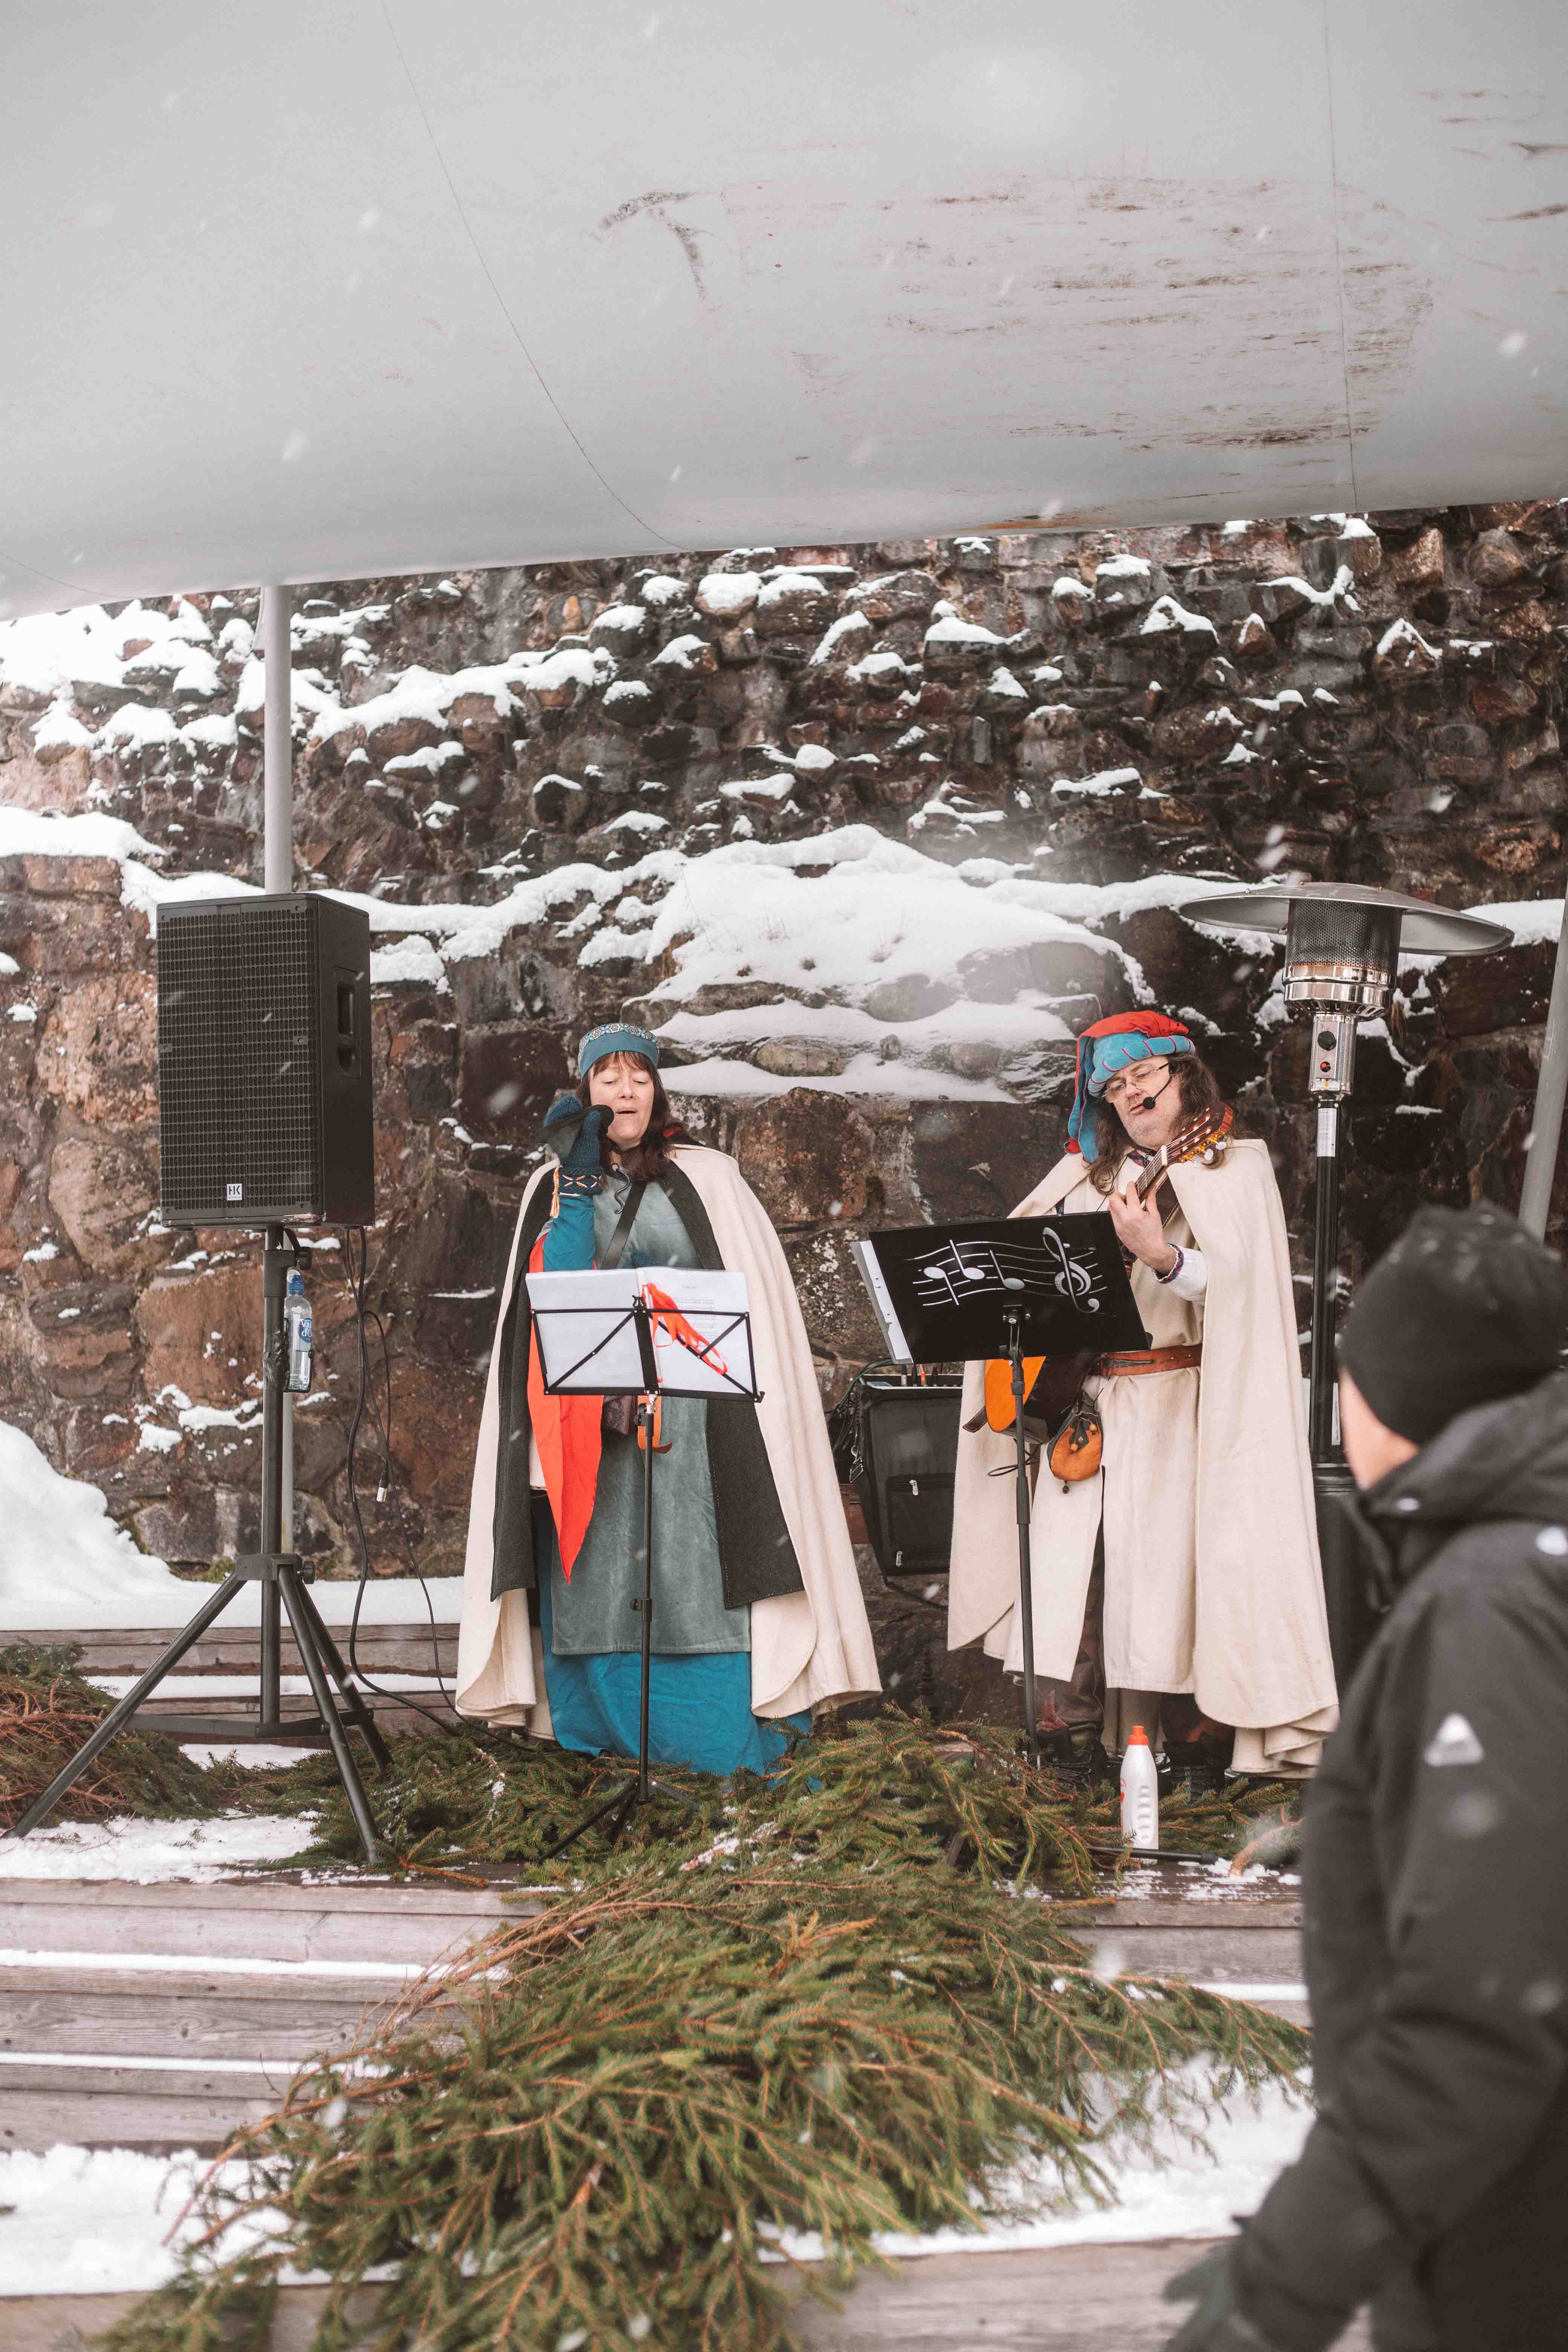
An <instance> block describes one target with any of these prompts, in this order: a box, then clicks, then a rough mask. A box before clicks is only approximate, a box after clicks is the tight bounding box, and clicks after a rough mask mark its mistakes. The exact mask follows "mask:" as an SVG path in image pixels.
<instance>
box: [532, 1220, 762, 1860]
mask: <svg viewBox="0 0 1568 2352" xmlns="http://www.w3.org/2000/svg"><path fill="white" fill-rule="evenodd" d="M525 1279H526V1280H527V1283H528V1296H529V1307H530V1310H531V1318H532V1323H533V1328H534V1332H535V1335H536V1344H537V1345H538V1348H539V1360H540V1370H541V1373H542V1377H543V1384H544V1389H545V1392H546V1394H547V1395H550V1396H600V1397H603V1396H624V1395H626V1393H627V1392H628V1389H630V1388H632V1387H633V1385H634V1383H635V1392H636V1395H637V1441H638V1443H639V1444H640V1445H641V1446H642V1449H643V1473H642V1543H641V1546H640V1552H641V1562H642V1591H641V1593H640V1595H639V1596H638V1597H637V1599H636V1600H634V1601H633V1602H632V1607H633V1608H634V1609H635V1610H637V1612H638V1613H639V1614H640V1616H641V1619H642V1675H641V1687H640V1693H639V1714H638V1725H637V1773H636V1777H635V1778H634V1779H632V1780H626V1781H625V1782H624V1783H623V1784H622V1786H621V1787H620V1788H618V1789H616V1790H615V1791H614V1793H613V1794H612V1795H610V1796H608V1797H606V1798H605V1801H604V1802H603V1803H602V1804H599V1805H595V1807H594V1810H593V1811H592V1812H590V1813H587V1814H585V1815H584V1818H583V1819H582V1820H581V1821H580V1822H577V1824H576V1825H575V1827H574V1828H573V1829H569V1830H568V1831H567V1832H566V1833H565V1835H564V1836H563V1837H558V1838H557V1839H556V1840H555V1843H553V1845H551V1846H549V1847H547V1848H546V1850H545V1852H544V1853H542V1855H541V1856H540V1860H541V1861H542V1862H552V1861H553V1860H554V1859H555V1856H556V1855H557V1854H559V1853H564V1852H565V1850H566V1848H567V1847H568V1846H569V1845H574V1844H575V1843H576V1842H577V1840H578V1839H579V1838H580V1837H583V1836H584V1835H585V1834H586V1832H588V1831H589V1830H591V1829H593V1828H594V1827H595V1824H596V1823H598V1822H602V1821H606V1820H607V1821H609V1822H611V1824H612V1826H611V1830H610V1836H611V1840H612V1843H613V1842H614V1840H615V1839H616V1838H618V1837H619V1836H620V1834H621V1832H622V1831H623V1830H624V1829H625V1828H626V1824H627V1822H629V1821H630V1820H631V1818H632V1815H633V1814H634V1813H635V1812H636V1811H637V1808H638V1807H639V1806H641V1805H651V1804H653V1803H654V1802H655V1801H656V1800H657V1799H658V1798H663V1799H665V1800H666V1801H668V1802H669V1803H671V1804H677V1805H683V1806H685V1808H686V1810H687V1811H689V1812H693V1813H695V1812H700V1811H701V1808H700V1805H699V1804H698V1802H697V1800H696V1799H695V1798H694V1797H689V1796H688V1795H687V1793H686V1791H685V1790H684V1789H676V1788H672V1787H671V1786H670V1784H669V1782H668V1780H658V1778H657V1777H656V1776H655V1774H654V1773H652V1772H651V1771H650V1770H649V1769H648V1752H647V1751H648V1705H649V1685H650V1683H651V1679H652V1673H653V1458H654V1453H655V1450H656V1449H655V1445H654V1433H655V1427H656V1423H655V1420H654V1414H655V1410H656V1407H657V1405H658V1399H659V1398H660V1397H661V1396H700V1397H713V1396H742V1397H747V1398H749V1399H750V1400H751V1402H752V1403H753V1404H754V1403H755V1402H757V1401H758V1399H759V1398H760V1397H761V1395H762V1391H761V1390H760V1389H759V1388H758V1387H757V1385H756V1373H755V1368H754V1360H753V1357H752V1318H751V1315H750V1312H749V1311H748V1309H747V1307H746V1306H745V1305H744V1303H743V1302H744V1299H745V1276H743V1275H731V1274H723V1275H715V1274H712V1273H709V1272H707V1271H701V1272H693V1271H692V1270H691V1269H689V1268H687V1267H684V1266H647V1265H638V1266H628V1267H626V1269H624V1270H622V1269H621V1268H619V1267H616V1268H613V1269H604V1268H600V1269H596V1270H594V1271H592V1272H584V1273H583V1274H542V1275H539V1274H531V1275H529V1276H526V1277H525ZM726 1287H728V1288H729V1289H730V1290H731V1292H736V1291H738V1295H739V1297H740V1298H741V1300H742V1304H741V1305H740V1306H738V1307H737V1306H736V1305H734V1304H733V1303H732V1300H731V1301H727V1302H726V1303H724V1304H722V1305H703V1304H700V1298H701V1295H702V1293H703V1292H704V1291H706V1292H708V1293H709V1294H710V1295H711V1294H714V1293H715V1292H718V1291H722V1290H723V1289H725V1288H726ZM650 1289H652V1290H654V1291H655V1292H656V1293H657V1297H655V1298H654V1299H653V1300H652V1301H650V1299H649V1297H648V1296H647V1294H648V1292H649V1290H650ZM682 1291H685V1292H686V1293H687V1297H685V1298H684V1299H682V1297H680V1295H679V1294H680V1293H681V1292H682ZM721 1349H727V1350H728V1355H726V1354H723V1353H721ZM729 1356H735V1357H737V1358H739V1359H740V1360H741V1362H742V1370H743V1373H744V1377H743V1378H742V1377H741V1376H740V1375H739V1374H737V1373H736V1372H734V1371H732V1370H731V1369H730V1365H729ZM552 1358H553V1362H552ZM661 1358H662V1361H661V1360H660V1359H661ZM683 1375H684V1377H683Z"/></svg>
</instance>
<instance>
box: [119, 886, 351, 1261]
mask: <svg viewBox="0 0 1568 2352" xmlns="http://www.w3.org/2000/svg"><path fill="white" fill-rule="evenodd" d="M158 1140H159V1150H160V1156H161V1161H162V1192H163V1199H162V1203H161V1209H160V1213H161V1215H162V1216H163V1220H164V1222H165V1223H169V1224H176V1225H268V1224H289V1225H304V1224H323V1225H368V1224H370V1223H373V1222H374V1217H375V1172H374V1113H373V1108H372V1099H371V1068H370V921H369V918H368V917H367V916H366V915H365V914H364V913H363V910H362V909H361V908H357V907H349V906H345V905H344V904H343V902H342V900H341V899H339V898H325V897H314V896H309V895H301V896H300V897H288V898H283V897H276V898H274V897H267V898H202V899H193V900H190V901H187V902H185V903H183V904H182V903H179V902H175V903H174V904H173V905H167V904H166V905H164V906H162V907H160V908H159V909H158Z"/></svg>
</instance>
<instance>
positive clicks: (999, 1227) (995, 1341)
mask: <svg viewBox="0 0 1568 2352" xmlns="http://www.w3.org/2000/svg"><path fill="white" fill-rule="evenodd" d="M854 1249H855V1255H856V1258H857V1261H858V1265H859V1268H860V1275H861V1279H862V1280H863V1281H864V1283H865V1285H866V1287H867V1290H868V1292H869V1294H870V1298H871V1305H872V1307H873V1309H874V1310H875V1313H876V1316H877V1320H878V1321H879V1324H880V1325H881V1327H882V1336H883V1338H884V1339H885V1340H886V1341H887V1345H888V1352H889V1355H890V1356H894V1357H896V1358H898V1359H899V1360H900V1361H901V1362H904V1363H921V1364H945V1363H952V1362H954V1361H956V1360H969V1359H971V1358H975V1357H1005V1358H1006V1360H1007V1361H1008V1362H1009V1363H1010V1364H1011V1366H1012V1371H1013V1379H1012V1389H1013V1446H1014V1454H1013V1496H1014V1504H1015V1510H1016V1518H1017V1524H1018V1622H1019V1632H1020V1634H1021V1637H1022V1641H1023V1649H1024V1752H1025V1755H1026V1759H1028V1760H1029V1761H1030V1762H1031V1763H1037V1762H1038V1761H1039V1747H1040V1733H1039V1711H1038V1706H1037V1700H1036V1696H1035V1596H1034V1583H1033V1561H1032V1558H1031V1549H1030V1536H1029V1517H1030V1513H1031V1510H1032V1507H1033V1499H1034V1498H1033V1496H1031V1494H1030V1491H1029V1463H1028V1450H1027V1442H1026V1438H1025V1434H1024V1357H1025V1354H1026V1352H1027V1353H1028V1354H1030V1355H1032V1356H1068V1357H1079V1358H1082V1357H1084V1356H1100V1355H1110V1354H1112V1353H1116V1352H1119V1351H1121V1350H1122V1349H1134V1348H1147V1347H1148V1346H1149V1344H1150V1339H1149V1334H1148V1332H1147V1331H1146V1330H1145V1329H1144V1328H1143V1318H1142V1316H1141V1315H1140V1314H1139V1312H1138V1306H1137V1301H1136V1300H1135V1299H1134V1297H1133V1296H1132V1287H1131V1284H1130V1282H1129V1281H1128V1279H1127V1266H1126V1263H1125V1261H1124V1259H1123V1257H1122V1255H1121V1242H1120V1241H1119V1240H1118V1239H1117V1234H1116V1228H1115V1226H1114V1225H1113V1224H1112V1223H1111V1222H1110V1213H1109V1212H1108V1211H1105V1210H1098V1211H1091V1212H1089V1213H1087V1214H1074V1215H1072V1216H1063V1215H1061V1214H1059V1213H1058V1215H1056V1216H1051V1217H1007V1218H1004V1219H1002V1220H1000V1221H998V1222H996V1223H990V1224H966V1225H903V1226H899V1227H897V1228H895V1229H894V1230H893V1231H891V1232H889V1233H882V1234H869V1235H868V1237H867V1238H866V1239H865V1240H864V1241H858V1242H857V1243H856V1244H854Z"/></svg>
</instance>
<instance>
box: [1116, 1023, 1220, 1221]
mask: <svg viewBox="0 0 1568 2352" xmlns="http://www.w3.org/2000/svg"><path fill="white" fill-rule="evenodd" d="M1168 1058H1169V1060H1170V1065H1171V1068H1172V1070H1173V1073H1174V1076H1175V1081H1176V1084H1177V1086H1178V1087H1180V1088H1181V1090H1182V1118H1181V1124H1182V1125H1183V1126H1185V1125H1186V1123H1187V1121H1188V1119H1190V1118H1197V1116H1198V1114H1199V1112H1200V1111H1207V1112H1209V1113H1210V1114H1211V1115H1212V1116H1213V1117H1214V1118H1218V1117H1219V1115H1220V1113H1221V1112H1222V1111H1223V1110H1224V1109H1225V1108H1226V1100H1225V1097H1224V1095H1223V1094H1222V1093H1221V1092H1220V1085H1219V1080H1218V1079H1217V1078H1216V1077H1215V1074H1214V1072H1213V1071H1212V1070H1211V1069H1210V1067H1209V1066H1208V1064H1207V1063H1206V1062H1205V1060H1204V1059H1203V1058H1202V1056H1201V1055H1197V1054H1172V1055H1170V1056H1169V1057H1168ZM1094 1115H1095V1118H1096V1119H1097V1121H1109V1122H1110V1133H1109V1134H1108V1135H1105V1136H1104V1148H1103V1149H1102V1150H1100V1152H1099V1154H1098V1155H1097V1157H1096V1158H1094V1159H1093V1160H1090V1161H1089V1166H1088V1170H1087V1171H1086V1172H1087V1174H1088V1176H1089V1182H1090V1183H1091V1184H1092V1185H1093V1186H1094V1189H1095V1191H1096V1192H1114V1191H1115V1190H1116V1177H1117V1171H1118V1170H1119V1169H1120V1168H1121V1162H1122V1160H1123V1158H1124V1156H1125V1151H1126V1146H1127V1144H1128V1142H1129V1140H1130V1138H1129V1136H1128V1133H1127V1129H1125V1128H1124V1127H1123V1126H1122V1124H1121V1118H1119V1117H1118V1115H1117V1113H1116V1112H1115V1110H1113V1109H1112V1108H1111V1106H1110V1103H1108V1102H1107V1101H1106V1099H1105V1097H1104V1096H1103V1095H1097V1096H1096V1097H1095V1105H1094ZM1101 1133H1102V1134H1104V1129H1103V1128H1102V1129H1101Z"/></svg>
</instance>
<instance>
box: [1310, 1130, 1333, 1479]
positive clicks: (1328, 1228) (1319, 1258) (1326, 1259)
mask: <svg viewBox="0 0 1568 2352" xmlns="http://www.w3.org/2000/svg"><path fill="white" fill-rule="evenodd" d="M1339 1288H1340V1105H1339V1103H1338V1102H1337V1101H1336V1102H1320V1103H1319V1105H1318V1183H1317V1203H1316V1216H1315V1223H1314V1227H1313V1235H1312V1348H1311V1356H1310V1369H1309V1372H1308V1380H1307V1434H1308V1438H1309V1440H1310V1444H1311V1449H1312V1462H1313V1465H1314V1467H1316V1465H1319V1464H1320V1463H1323V1462H1329V1461H1332V1460H1334V1459H1335V1457H1336V1454H1337V1452H1338V1449H1337V1447H1336V1446H1335V1444H1334V1323H1335V1319H1336V1309H1337V1307H1338V1304H1339Z"/></svg>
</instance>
